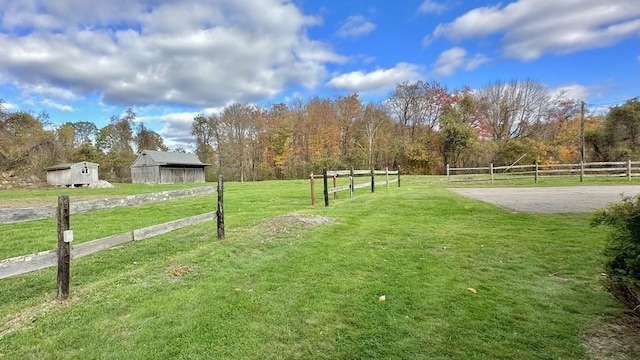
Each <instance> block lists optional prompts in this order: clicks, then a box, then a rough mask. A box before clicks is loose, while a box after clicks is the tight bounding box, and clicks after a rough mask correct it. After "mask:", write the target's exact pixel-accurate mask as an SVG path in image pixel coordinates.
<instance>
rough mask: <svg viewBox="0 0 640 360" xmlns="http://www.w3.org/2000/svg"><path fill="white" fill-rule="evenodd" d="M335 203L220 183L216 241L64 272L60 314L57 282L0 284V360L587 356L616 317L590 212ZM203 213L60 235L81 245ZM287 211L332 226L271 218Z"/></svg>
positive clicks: (438, 203) (440, 196)
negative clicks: (593, 332) (598, 331)
mask: <svg viewBox="0 0 640 360" xmlns="http://www.w3.org/2000/svg"><path fill="white" fill-rule="evenodd" d="M83 190H84V189H83ZM159 190H160V191H162V190H165V189H164V188H162V187H153V191H159ZM74 191H75V190H74ZM100 191H106V190H100ZM117 191H119V192H120V193H122V194H125V193H129V192H140V191H144V190H140V189H138V188H135V187H130V188H128V187H126V186H125V187H122V188H119V189H118V190H117ZM0 194H1V195H0V198H2V197H3V196H4V198H12V196H11V194H7V193H0ZM16 194H17V195H16ZM36 194H37V196H45V195H40V192H38V193H36ZM14 195H15V197H25V198H27V197H28V195H24V194H23V192H15V193H14ZM345 197H346V195H345V194H344V193H341V194H340V199H338V200H337V201H335V202H333V201H332V204H331V206H330V207H329V208H325V207H323V206H320V205H316V206H315V207H311V206H310V205H309V194H308V181H286V182H257V183H244V184H240V183H228V184H226V193H225V210H226V214H227V215H226V225H227V238H226V240H225V241H217V240H216V234H215V225H214V224H213V223H205V224H201V225H197V226H193V227H190V228H186V229H182V230H178V231H175V232H172V233H169V234H166V235H162V236H159V237H156V238H152V239H148V240H145V241H142V242H137V243H132V244H129V245H127V246H124V247H121V248H116V249H113V250H109V251H104V252H101V253H98V254H95V255H92V256H89V257H85V258H82V259H78V260H75V261H73V262H72V265H71V266H72V279H71V298H70V300H68V301H66V302H63V303H59V302H57V301H55V300H53V299H54V297H55V269H47V270H43V271H39V272H36V273H33V274H28V275H25V276H19V277H15V278H10V279H4V280H0V319H3V320H4V321H3V322H0V359H3V360H4V359H61V358H77V359H158V358H166V359H170V358H171V359H174V358H175V359H221V358H228V359H245V358H249V359H251V358H253V359H290V358H312V359H411V358H424V359H581V358H586V356H587V354H586V352H585V347H584V343H585V341H588V339H586V338H585V332H586V331H587V330H588V329H591V328H593V327H597V326H599V324H601V322H602V321H605V320H606V319H609V318H615V317H616V316H618V315H619V314H621V313H622V311H623V309H622V307H621V305H620V304H619V303H618V302H617V301H615V300H614V299H613V298H612V297H611V296H610V295H609V294H608V293H607V292H605V291H604V289H603V288H602V284H601V273H602V262H603V258H602V256H601V250H602V248H603V246H604V239H605V230H604V229H599V228H595V229H594V228H590V227H589V221H590V219H591V218H590V216H589V215H587V214H585V215H532V214H514V213H510V212H506V211H503V210H501V209H499V208H497V207H494V206H491V205H488V204H485V203H481V202H477V201H473V200H470V199H466V198H463V197H460V196H457V195H454V194H452V193H450V192H448V191H447V190H446V189H445V186H444V185H443V184H442V180H441V178H438V179H436V178H426V177H407V178H403V180H402V187H401V188H394V187H392V188H391V189H390V190H389V191H386V190H376V193H375V194H371V193H367V192H366V191H365V190H364V189H363V190H362V191H360V192H357V193H356V196H355V198H354V199H352V200H347V199H346V198H345ZM214 206H215V202H214V199H213V196H208V197H198V198H193V199H189V200H182V201H180V202H171V203H169V202H166V203H160V204H158V205H154V206H144V207H139V208H124V209H117V210H107V211H100V212H94V213H88V214H83V215H78V216H76V217H72V219H71V226H72V228H74V232H76V239H79V240H78V241H86V240H90V239H91V238H94V237H98V236H101V235H100V234H107V235H108V234H109V233H117V232H122V231H125V230H127V229H133V228H137V227H141V226H146V225H152V224H155V223H159V222H163V221H168V220H171V219H172V218H177V217H183V216H188V215H192V214H197V213H200V212H204V211H211V210H213V209H214ZM137 214H140V215H137ZM285 214H300V215H315V216H323V217H328V218H331V219H332V220H333V222H332V223H331V224H324V225H320V226H315V227H311V226H304V224H303V223H294V222H292V223H287V222H282V223H281V222H279V221H278V218H274V217H276V216H279V215H285ZM81 229H82V230H81ZM54 230H55V224H54V222H53V220H52V221H45V220H43V221H35V222H32V223H24V224H12V225H2V226H0V258H4V257H7V256H6V255H9V256H14V255H21V254H23V253H26V252H33V251H37V250H38V249H40V250H42V249H50V248H52V247H53V244H55V240H52V239H53V237H54V236H55V235H53V234H49V233H53V231H54ZM81 233H83V234H81ZM47 234H49V235H47ZM48 237H51V239H49V238H48ZM6 244H8V245H6ZM18 249H19V250H18ZM29 249H31V250H29ZM382 296H384V299H385V300H384V301H381V300H380V299H381V297H382ZM627 355H628V356H630V357H628V358H633V355H634V354H630V355H629V354H627ZM635 355H637V354H635Z"/></svg>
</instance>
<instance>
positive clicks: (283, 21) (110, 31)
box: [0, 0, 346, 106]
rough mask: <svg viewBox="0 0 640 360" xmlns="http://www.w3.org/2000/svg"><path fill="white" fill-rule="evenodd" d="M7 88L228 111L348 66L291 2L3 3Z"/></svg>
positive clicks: (1, 60)
mask: <svg viewBox="0 0 640 360" xmlns="http://www.w3.org/2000/svg"><path fill="white" fill-rule="evenodd" d="M0 14H2V15H0V16H1V17H0V48H1V49H11V50H10V51H5V52H3V56H1V57H0V73H2V74H3V80H5V82H9V83H12V84H13V85H15V86H16V87H17V88H19V89H21V90H22V91H25V92H28V93H30V94H39V95H42V96H44V97H48V98H55V99H63V100H69V99H73V98H82V97H84V96H87V95H89V94H93V95H95V94H99V95H101V96H102V99H101V100H102V101H103V102H105V103H111V104H119V105H124V106H130V105H134V104H154V103H166V104H186V105H195V106H219V105H221V104H225V103H227V102H229V101H254V100H257V99H265V98H269V97H273V96H275V95H277V94H279V93H280V92H281V91H283V90H284V89H286V88H287V87H289V86H290V85H302V86H305V87H309V88H312V87H314V86H316V85H318V84H321V83H322V82H323V81H324V79H325V78H326V76H327V69H326V66H327V64H328V63H342V62H345V61H346V59H345V57H343V56H341V55H339V54H337V53H335V52H334V51H333V50H332V49H331V47H330V46H329V45H328V44H326V43H322V42H318V41H314V40H312V39H310V38H309V37H308V36H307V32H306V30H307V28H309V27H311V26H314V25H316V24H317V23H318V19H317V18H313V17H309V16H305V15H304V14H302V13H301V11H300V10H299V9H298V8H297V7H296V6H295V5H294V4H293V3H292V2H289V1H280V0H245V1H234V0H221V1H216V2H210V1H206V0H184V1H180V2H175V1H168V0H164V1H157V0H132V1H103V2H99V3H94V2H86V1H80V0H32V1H28V2H11V1H4V2H0Z"/></svg>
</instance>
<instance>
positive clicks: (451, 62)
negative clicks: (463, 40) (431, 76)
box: [433, 47, 467, 76]
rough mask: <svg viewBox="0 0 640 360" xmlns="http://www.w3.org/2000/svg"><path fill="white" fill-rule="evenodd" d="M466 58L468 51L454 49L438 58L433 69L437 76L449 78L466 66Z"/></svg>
mask: <svg viewBox="0 0 640 360" xmlns="http://www.w3.org/2000/svg"><path fill="white" fill-rule="evenodd" d="M466 57H467V50H465V49H463V48H461V47H453V48H451V49H448V50H445V51H443V52H442V53H441V54H440V55H439V56H438V58H437V59H436V62H435V63H434V64H433V69H434V71H435V73H436V74H437V75H440V76H449V75H451V74H453V73H454V72H455V71H456V70H458V69H459V68H461V67H462V66H464V63H465V59H466Z"/></svg>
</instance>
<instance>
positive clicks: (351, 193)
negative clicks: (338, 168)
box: [349, 167, 354, 199]
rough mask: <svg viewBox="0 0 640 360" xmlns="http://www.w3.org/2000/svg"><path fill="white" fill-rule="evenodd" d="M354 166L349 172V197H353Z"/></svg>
mask: <svg viewBox="0 0 640 360" xmlns="http://www.w3.org/2000/svg"><path fill="white" fill-rule="evenodd" d="M353 190H354V189H353V167H351V172H350V173H349V199H353Z"/></svg>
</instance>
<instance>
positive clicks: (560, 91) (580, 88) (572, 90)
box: [550, 84, 591, 100]
mask: <svg viewBox="0 0 640 360" xmlns="http://www.w3.org/2000/svg"><path fill="white" fill-rule="evenodd" d="M590 92H591V91H590V89H589V88H588V87H587V86H584V85H581V84H568V85H562V86H559V87H557V88H555V89H551V91H550V93H551V96H552V97H554V98H556V97H557V98H565V99H573V100H585V99H587V97H588V96H589V95H590Z"/></svg>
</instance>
